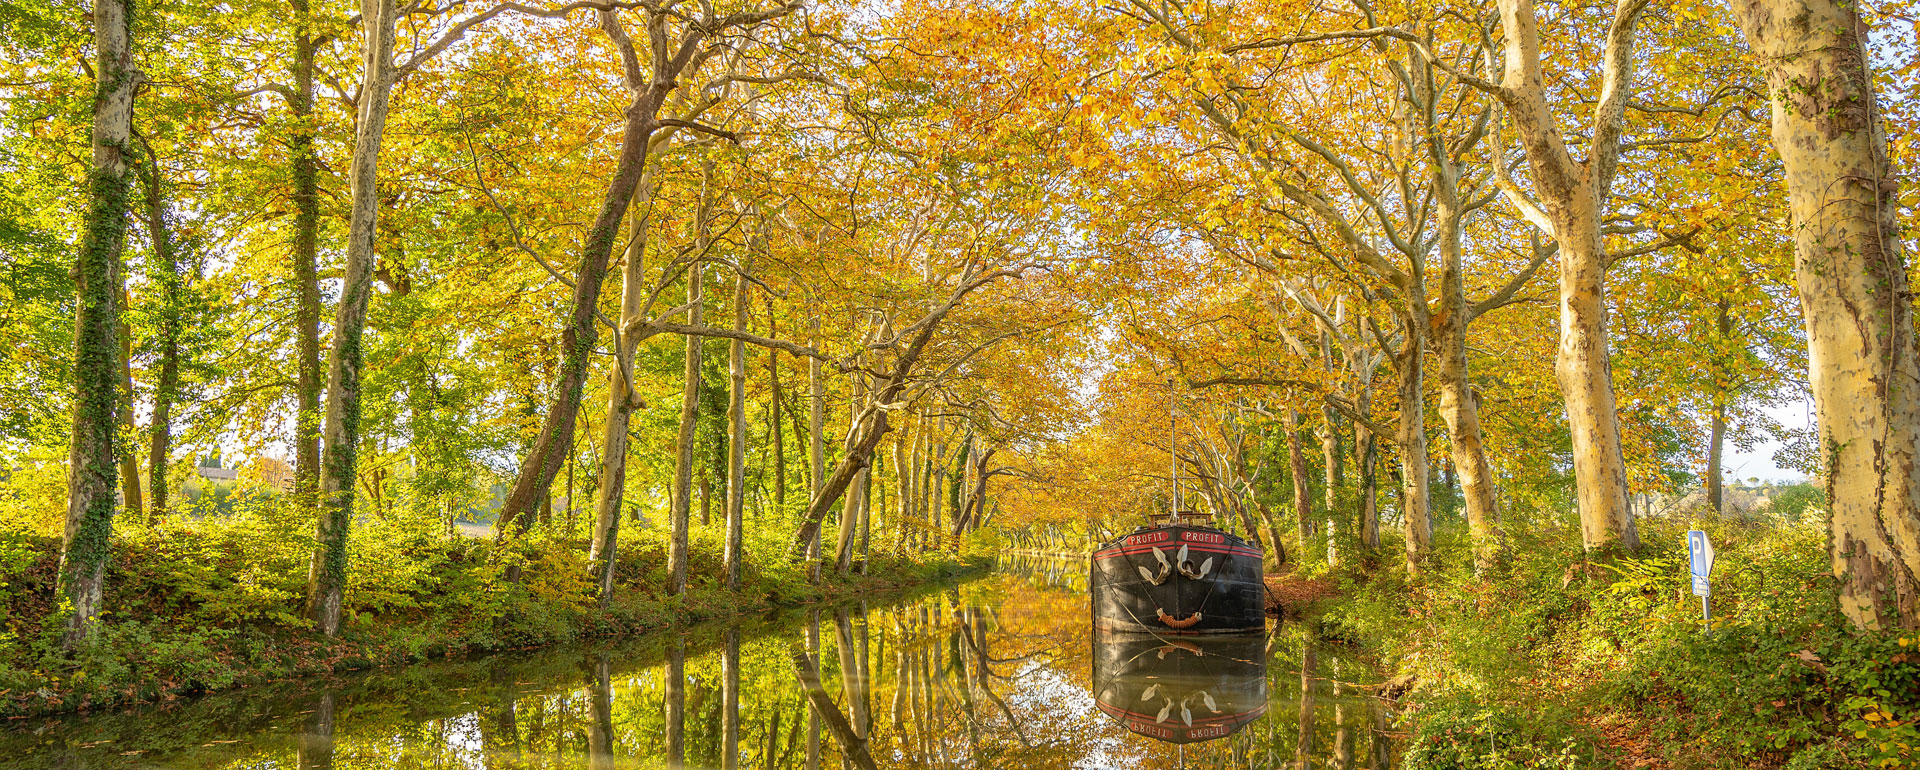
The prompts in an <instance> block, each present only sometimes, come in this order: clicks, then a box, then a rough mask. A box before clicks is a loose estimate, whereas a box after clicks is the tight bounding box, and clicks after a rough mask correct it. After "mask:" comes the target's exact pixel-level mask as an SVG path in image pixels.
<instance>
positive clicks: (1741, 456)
mask: <svg viewBox="0 0 1920 770" xmlns="http://www.w3.org/2000/svg"><path fill="white" fill-rule="evenodd" d="M1762 411H1764V412H1766V413H1767V415H1768V416H1769V417H1772V418H1773V419H1775V420H1779V421H1780V424H1781V425H1785V426H1786V427H1788V428H1793V429H1795V430H1801V429H1805V428H1806V427H1808V426H1809V425H1812V424H1813V420H1812V417H1813V400H1812V399H1810V398H1809V399H1804V400H1800V401H1795V402H1793V403H1790V404H1787V405H1784V406H1778V407H1768V408H1766V409H1763V410H1762ZM1779 450H1780V442H1778V441H1768V442H1765V443H1761V444H1756V445H1754V447H1753V450H1752V451H1748V452H1742V451H1740V448H1739V447H1737V446H1734V445H1732V444H1728V445H1727V454H1726V456H1725V457H1724V458H1723V459H1722V461H1721V462H1722V463H1724V464H1725V466H1726V467H1725V470H1726V476H1727V479H1728V480H1729V481H1731V480H1733V479H1741V480H1745V479H1749V478H1758V479H1760V480H1761V481H1784V482H1796V481H1806V480H1807V476H1806V474H1804V473H1801V472H1799V471H1797V470H1790V469H1785V468H1781V467H1780V466H1779V465H1778V464H1776V463H1775V462H1774V461H1773V453H1774V452H1777V451H1779Z"/></svg>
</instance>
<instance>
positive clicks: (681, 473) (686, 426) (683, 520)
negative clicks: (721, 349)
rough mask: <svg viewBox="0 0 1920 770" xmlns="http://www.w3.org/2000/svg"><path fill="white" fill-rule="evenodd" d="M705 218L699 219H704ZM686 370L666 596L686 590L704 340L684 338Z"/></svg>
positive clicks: (692, 281)
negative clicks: (694, 441)
mask: <svg viewBox="0 0 1920 770" xmlns="http://www.w3.org/2000/svg"><path fill="white" fill-rule="evenodd" d="M704 219H705V217H704V216H703V217H702V220H704ZM700 267H701V265H700V263H699V262H695V263H694V264H693V266H692V267H690V268H688V269H687V302H688V303H690V304H691V305H693V310H692V311H691V313H690V315H691V322H692V324H693V325H694V326H699V325H700V324H701V315H702V313H701V307H700V306H701V305H702V304H703V300H702V297H701V276H700V272H701V271H700ZM686 338H687V339H686V343H687V346H686V369H685V374H684V376H683V378H682V380H681V385H680V433H679V436H678V437H677V438H675V439H674V442H673V458H674V459H673V505H672V510H671V512H670V513H669V514H668V519H669V522H668V526H669V527H671V528H672V539H671V542H670V544H669V545H668V546H667V593H668V594H671V595H678V594H680V593H682V592H684V591H686V590H687V529H688V527H689V526H690V525H691V524H692V521H691V519H692V518H693V438H694V428H695V427H696V425H697V421H698V420H699V418H700V352H701V350H700V348H701V345H702V344H703V343H704V342H705V341H706V339H705V338H704V337H699V336H695V335H692V334H689V335H686Z"/></svg>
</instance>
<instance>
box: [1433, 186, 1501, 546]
mask: <svg viewBox="0 0 1920 770" xmlns="http://www.w3.org/2000/svg"><path fill="white" fill-rule="evenodd" d="M1458 185H1459V180H1458V176H1457V174H1455V173H1454V172H1453V170H1452V169H1451V168H1444V169H1441V171H1440V173H1438V174H1436V175H1435V179H1434V191H1435V196H1434V197H1435V199H1436V200H1437V201H1438V204H1439V206H1438V208H1439V219H1440V238H1439V240H1440V243H1439V246H1440V260H1441V271H1440V309H1439V311H1438V317H1437V318H1435V319H1433V320H1434V324H1433V326H1434V334H1435V335H1436V336H1437V339H1435V340H1434V341H1433V342H1434V348H1435V356H1434V364H1435V365H1434V377H1435V379H1437V380H1438V381H1439V383H1438V384H1439V386H1440V419H1441V421H1443V422H1445V423H1446V425H1447V439H1448V441H1447V443H1448V444H1449V446H1451V448H1452V456H1453V467H1454V468H1456V469H1457V470H1458V471H1459V473H1460V492H1461V495H1460V496H1461V502H1462V504H1463V506H1464V507H1465V509H1466V514H1467V538H1468V541H1469V543H1470V547H1471V549H1472V551H1473V571H1474V574H1476V575H1485V574H1487V571H1488V570H1490V569H1492V568H1493V567H1494V564H1495V562H1496V561H1497V560H1498V558H1499V552H1500V551H1499V544H1500V533H1499V529H1498V527H1497V526H1496V525H1495V521H1496V517H1497V516H1498V513H1497V512H1496V510H1495V508H1494V506H1495V504H1496V503H1495V500H1494V495H1493V466H1492V464H1490V463H1489V462H1488V461H1487V450H1486V443H1485V440H1484V438H1483V436H1482V434H1481V430H1480V408H1479V404H1478V402H1477V401H1476V400H1475V399H1474V396H1473V386H1472V383H1471V381H1470V380H1469V378H1468V369H1467V326H1468V324H1471V323H1472V322H1473V308H1472V307H1471V306H1469V305H1468V304H1467V293H1466V277H1465V274H1464V270H1465V268H1464V267H1463V265H1462V264H1461V245H1460V238H1461V222H1460V219H1461V217H1462V216H1463V214H1462V212H1461V211H1460V201H1459V189H1458Z"/></svg>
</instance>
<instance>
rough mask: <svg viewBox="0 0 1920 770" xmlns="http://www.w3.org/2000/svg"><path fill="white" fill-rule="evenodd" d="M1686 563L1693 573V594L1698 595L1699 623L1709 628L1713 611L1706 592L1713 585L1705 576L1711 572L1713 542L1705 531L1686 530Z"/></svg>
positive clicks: (1709, 590) (1708, 591) (1711, 589)
mask: <svg viewBox="0 0 1920 770" xmlns="http://www.w3.org/2000/svg"><path fill="white" fill-rule="evenodd" d="M1687 565H1688V567H1689V568H1690V571H1691V572H1692V573H1693V595H1694V596H1698V597H1700V625H1701V626H1702V627H1703V628H1708V629H1711V628H1712V626H1711V625H1710V622H1711V621H1712V620H1713V612H1712V610H1710V609H1709V608H1708V607H1707V594H1709V593H1712V592H1713V587H1712V586H1711V585H1709V584H1708V583H1707V577H1708V576H1709V575H1712V574H1713V543H1712V542H1710V541H1708V540H1707V533H1705V532H1702V531H1700V530H1697V529H1690V530H1687Z"/></svg>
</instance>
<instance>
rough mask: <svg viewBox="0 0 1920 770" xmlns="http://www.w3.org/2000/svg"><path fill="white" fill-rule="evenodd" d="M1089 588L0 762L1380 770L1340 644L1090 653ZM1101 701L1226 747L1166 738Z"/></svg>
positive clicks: (174, 716) (864, 619)
mask: <svg viewBox="0 0 1920 770" xmlns="http://www.w3.org/2000/svg"><path fill="white" fill-rule="evenodd" d="M1085 574H1086V570H1085V565H1084V563H1076V562H1034V563H1024V562H1023V563H1020V564H1017V565H1014V567H1013V569H1012V570H1009V571H1006V572H1003V574H999V575H995V576H993V577H990V578H985V579H981V580H977V581H974V582H971V583H967V584H965V585H960V586H953V587H948V588H944V589H941V590H939V591H936V592H933V593H929V594H922V595H920V596H917V597H909V598H903V599H899V600H896V601H892V602H889V603H887V604H886V605H884V606H882V605H878V604H876V605H874V606H872V607H867V606H863V605H858V604H856V605H850V606H843V607H838V608H821V609H818V610H811V611H806V612H801V613H795V614H790V615H787V616H784V617H779V618H768V619H759V620H755V621H752V622H747V623H739V624H734V625H732V626H710V627H700V628H694V629H691V630H689V632H688V633H686V634H684V635H679V636H661V637H657V638H650V639H641V640H635V641H632V642H627V643H621V644H616V645H602V646H598V647H583V648H576V649H563V650H550V651H544V652H538V653H532V654H523V655H512V656H497V657H492V658H485V659H480V660H473V661H464V662H451V663H439V664H431V665H423V666H416V667H411V668H406V669H398V670H392V671H378V672H371V673H368V674H364V675H361V676H356V677H348V678H343V679H334V680H312V681H306V682H301V683H294V684H288V685H280V686H273V687H261V688H253V689H250V690H241V691H236V692H231V693H224V694H220V695H216V696H211V697H208V698H202V699H199V700H196V701H192V702H187V703H180V704H174V705H170V706H165V707H147V708H141V709H131V710H127V711H122V712H115V713H102V714H94V715H87V716H83V717H74V718H68V719H54V720H43V721H37V722H32V723H27V724H18V723H16V724H14V725H11V726H10V727H11V729H7V730H3V731H0V768H14V767H20V768H26V767H32V768H136V767H138V768H149V767H152V768H235V769H241V768H246V769H252V768H260V769H261V770H265V769H266V768H275V769H276V770H278V769H279V768H288V767H298V768H316V769H318V768H339V769H340V770H359V769H368V770H385V769H387V768H415V767H438V768H474V769H475V770H509V769H515V768H529V769H531V768H565V769H567V770H576V769H578V768H592V769H593V770H602V769H607V770H610V769H611V768H662V767H673V768H679V767H686V768H728V769H729V770H731V769H733V768H760V769H763V770H774V769H775V768H781V769H791V770H799V769H800V768H805V769H806V770H822V768H827V769H829V770H834V769H838V768H907V767H935V768H1020V770H1029V769H1031V770H1044V769H1047V768H1154V767H1175V766H1182V765H1183V766H1185V767H1192V768H1226V767H1234V768H1283V767H1284V768H1308V767H1315V768H1352V767H1355V766H1356V764H1357V765H1358V766H1361V767H1367V768H1386V767H1390V766H1391V757H1392V753H1391V746H1390V743H1389V741H1388V740H1386V738H1385V732H1386V729H1387V723H1386V721H1385V716H1384V714H1383V713H1382V712H1381V711H1380V710H1379V709H1378V708H1377V707H1376V704H1375V702H1374V701H1373V700H1372V699H1371V698H1369V697H1367V696H1366V695H1365V692H1364V691H1363V690H1362V689H1361V688H1359V687H1357V686H1356V685H1358V684H1362V683H1364V682H1365V681H1366V671H1367V669H1366V668H1365V667H1364V666H1362V665H1360V664H1359V662H1358V661H1355V660H1353V659H1352V658H1351V657H1350V655H1349V653H1348V652H1347V651H1345V650H1343V649H1341V648H1338V647H1325V646H1320V645H1317V644H1314V643H1313V642H1312V641H1311V640H1310V639H1308V638H1306V637H1304V636H1303V635H1301V634H1300V633H1299V632H1298V631H1296V630H1294V629H1292V628H1282V629H1277V630H1276V631H1275V632H1274V633H1273V634H1272V635H1270V636H1269V637H1267V638H1265V639H1260V640H1254V641H1251V642H1249V641H1247V640H1211V639H1196V638H1184V639H1179V640H1175V641H1173V642H1171V643H1168V642H1164V641H1161V640H1156V639H1153V638H1152V637H1147V638H1146V639H1145V640H1141V639H1132V640H1128V639H1122V638H1109V637H1102V638H1100V639H1095V638H1094V636H1093V634H1092V632H1091V629H1090V626H1089V624H1088V622H1087V614H1086V607H1087V603H1086V602H1087V600H1086V596H1085V594H1084V593H1083V590H1084V586H1085ZM1156 684H1157V685H1158V686H1159V688H1160V689H1158V690H1154V691H1152V692H1151V693H1149V690H1151V689H1152V688H1153V687H1154V686H1155V685H1156ZM1148 695H1151V696H1152V697H1151V698H1149V697H1147V696H1148ZM1111 709H1120V710H1123V711H1129V712H1132V713H1134V714H1136V715H1140V716H1137V717H1136V719H1138V720H1141V721H1143V722H1144V723H1146V724H1152V725H1160V726H1164V725H1178V726H1179V728H1180V729H1181V730H1182V731H1186V730H1189V729H1192V730H1219V731H1221V733H1220V734H1219V735H1213V736H1210V737H1208V736H1201V735H1197V734H1189V735H1187V736H1184V737H1185V738H1186V739H1187V740H1191V741H1195V742H1191V743H1188V744H1185V745H1178V744H1173V743H1166V742H1162V741H1160V740H1154V739H1150V738H1147V737H1144V736H1143V735H1139V734H1136V733H1138V732H1143V731H1140V730H1137V729H1136V730H1130V729H1129V727H1128V724H1129V723H1128V722H1126V721H1122V720H1117V719H1115V718H1114V717H1113V716H1110V713H1111ZM1163 709H1165V710H1166V714H1165V719H1164V720H1163V719H1161V711H1162V710H1163ZM1263 711H1264V712H1265V713H1264V716H1262V712H1263ZM1189 718H1191V720H1192V725H1193V726H1192V728H1189V727H1188V725H1187V720H1188V719H1189ZM1203 737H1205V738H1206V739H1205V740H1201V739H1202V738H1203Z"/></svg>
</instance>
